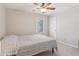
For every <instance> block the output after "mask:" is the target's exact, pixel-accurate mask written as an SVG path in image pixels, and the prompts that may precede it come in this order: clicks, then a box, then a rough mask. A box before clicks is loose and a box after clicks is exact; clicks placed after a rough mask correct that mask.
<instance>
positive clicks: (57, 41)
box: [57, 40, 78, 48]
mask: <svg viewBox="0 0 79 59" xmlns="http://www.w3.org/2000/svg"><path fill="white" fill-rule="evenodd" d="M57 42H59V43H62V44H64V45H67V46H71V47H74V48H78V46H76V45H72V44H69V43H66V42H63V41H58V40H57Z"/></svg>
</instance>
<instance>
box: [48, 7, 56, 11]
mask: <svg viewBox="0 0 79 59" xmlns="http://www.w3.org/2000/svg"><path fill="white" fill-rule="evenodd" d="M46 9H49V10H55V9H56V8H52V7H48V8H46Z"/></svg>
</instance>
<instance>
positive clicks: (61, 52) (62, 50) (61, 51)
mask: <svg viewBox="0 0 79 59" xmlns="http://www.w3.org/2000/svg"><path fill="white" fill-rule="evenodd" d="M36 56H79V49H78V48H74V47H71V46H67V45H64V44H62V43H58V51H55V52H54V53H52V52H51V50H49V51H45V52H42V53H39V54H37V55H36Z"/></svg>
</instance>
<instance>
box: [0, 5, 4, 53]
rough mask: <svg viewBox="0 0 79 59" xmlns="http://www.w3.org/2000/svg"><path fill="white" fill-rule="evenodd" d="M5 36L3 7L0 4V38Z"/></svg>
mask: <svg viewBox="0 0 79 59" xmlns="http://www.w3.org/2000/svg"><path fill="white" fill-rule="evenodd" d="M4 36H5V8H4V7H3V6H0V39H1V37H4ZM0 54H1V41H0Z"/></svg>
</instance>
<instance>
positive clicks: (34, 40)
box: [2, 34, 57, 55]
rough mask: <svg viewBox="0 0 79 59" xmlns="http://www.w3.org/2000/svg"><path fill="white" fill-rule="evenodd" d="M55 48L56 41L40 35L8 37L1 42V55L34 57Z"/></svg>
mask: <svg viewBox="0 0 79 59" xmlns="http://www.w3.org/2000/svg"><path fill="white" fill-rule="evenodd" d="M56 46H57V44H56V40H54V39H53V38H50V37H47V36H44V35H40V34H37V35H24V36H15V35H10V36H7V37H6V38H5V39H4V40H3V41H2V53H3V55H12V54H17V55H35V54H37V53H39V52H42V51H46V50H48V49H51V48H55V47H56Z"/></svg>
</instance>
